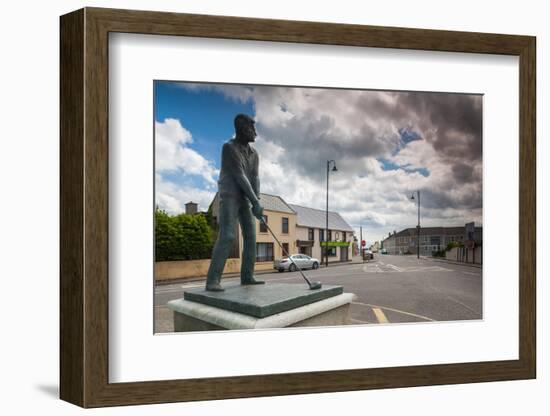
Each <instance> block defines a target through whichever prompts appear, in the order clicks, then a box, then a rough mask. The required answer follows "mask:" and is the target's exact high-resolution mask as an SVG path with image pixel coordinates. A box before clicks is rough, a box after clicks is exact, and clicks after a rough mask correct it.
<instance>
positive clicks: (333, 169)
mask: <svg viewBox="0 0 550 416" xmlns="http://www.w3.org/2000/svg"><path fill="white" fill-rule="evenodd" d="M331 163H332V164H333V165H334V167H333V168H332V171H333V172H337V171H338V169H336V162H335V161H334V160H327V211H326V223H325V238H324V239H323V240H324V243H325V266H326V267H328V176H329V172H330V164H331ZM321 252H322V246H321Z"/></svg>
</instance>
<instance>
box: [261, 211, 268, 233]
mask: <svg viewBox="0 0 550 416" xmlns="http://www.w3.org/2000/svg"><path fill="white" fill-rule="evenodd" d="M263 217H264V221H265V224H267V215H264V216H263ZM265 224H264V223H263V222H262V221H260V232H261V233H267V227H266V225H265Z"/></svg>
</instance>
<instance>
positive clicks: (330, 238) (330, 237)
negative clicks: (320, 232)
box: [327, 230, 332, 241]
mask: <svg viewBox="0 0 550 416" xmlns="http://www.w3.org/2000/svg"><path fill="white" fill-rule="evenodd" d="M327 235H328V239H327V241H332V230H328V234H327Z"/></svg>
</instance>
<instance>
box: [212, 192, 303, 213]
mask: <svg viewBox="0 0 550 416" xmlns="http://www.w3.org/2000/svg"><path fill="white" fill-rule="evenodd" d="M260 203H261V204H262V207H263V208H264V209H265V210H268V211H279V212H286V213H289V214H295V212H294V211H293V210H292V208H290V206H289V205H288V204H287V203H286V202H285V201H284V199H283V198H281V197H280V196H276V195H269V194H262V193H260ZM210 205H211V206H212V209H213V211H212V212H213V213H214V216H217V215H218V209H219V201H218V192H216V195H215V196H214V199H213V200H212V202H211V204H210Z"/></svg>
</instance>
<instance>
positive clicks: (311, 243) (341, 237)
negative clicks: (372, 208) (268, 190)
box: [211, 193, 353, 270]
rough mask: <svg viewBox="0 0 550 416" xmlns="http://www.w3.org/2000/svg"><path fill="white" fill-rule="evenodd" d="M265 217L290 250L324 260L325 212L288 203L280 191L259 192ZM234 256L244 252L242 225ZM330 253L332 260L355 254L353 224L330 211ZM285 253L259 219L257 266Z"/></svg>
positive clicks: (269, 264)
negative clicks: (272, 193) (270, 192)
mask: <svg viewBox="0 0 550 416" xmlns="http://www.w3.org/2000/svg"><path fill="white" fill-rule="evenodd" d="M260 202H261V204H262V206H263V208H264V218H265V219H266V222H267V224H268V226H269V227H270V228H271V230H272V231H273V232H274V233H275V236H276V237H277V239H278V240H279V241H280V242H281V244H282V245H283V247H284V248H285V251H287V252H288V253H289V254H291V255H292V254H297V253H302V254H307V255H309V256H312V257H316V258H318V259H319V260H321V258H322V257H321V250H322V249H323V252H324V251H325V248H324V247H323V248H321V241H324V233H325V221H326V218H325V215H326V212H325V211H323V210H319V209H314V208H308V207H303V206H301V205H295V204H288V203H287V202H286V201H285V200H284V199H283V198H282V197H280V196H278V195H270V194H264V193H261V194H260ZM211 208H212V216H213V218H214V220H215V221H216V222H217V218H218V216H219V197H218V194H217V193H216V195H215V197H214V199H213V201H212V204H211ZM237 236H238V238H237V239H236V240H237V241H236V243H235V247H234V250H233V252H232V253H233V257H239V258H240V256H241V251H242V250H241V247H242V244H243V239H242V233H241V232H240V227H239V226H237ZM327 240H328V243H327V244H328V256H329V261H330V262H336V261H348V260H350V259H351V256H352V244H351V243H352V242H353V228H351V227H350V226H349V224H347V223H346V222H345V221H344V219H343V218H342V217H341V216H340V214H338V213H337V212H332V211H329V232H328V239H327ZM283 256H284V252H283V250H282V249H281V247H279V245H278V244H277V242H276V241H275V239H274V238H273V236H272V235H271V234H270V233H269V230H268V229H267V227H265V226H264V225H263V224H261V223H260V221H259V220H256V266H255V267H256V269H257V270H267V269H271V268H272V267H273V260H274V259H277V258H281V257H283Z"/></svg>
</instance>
